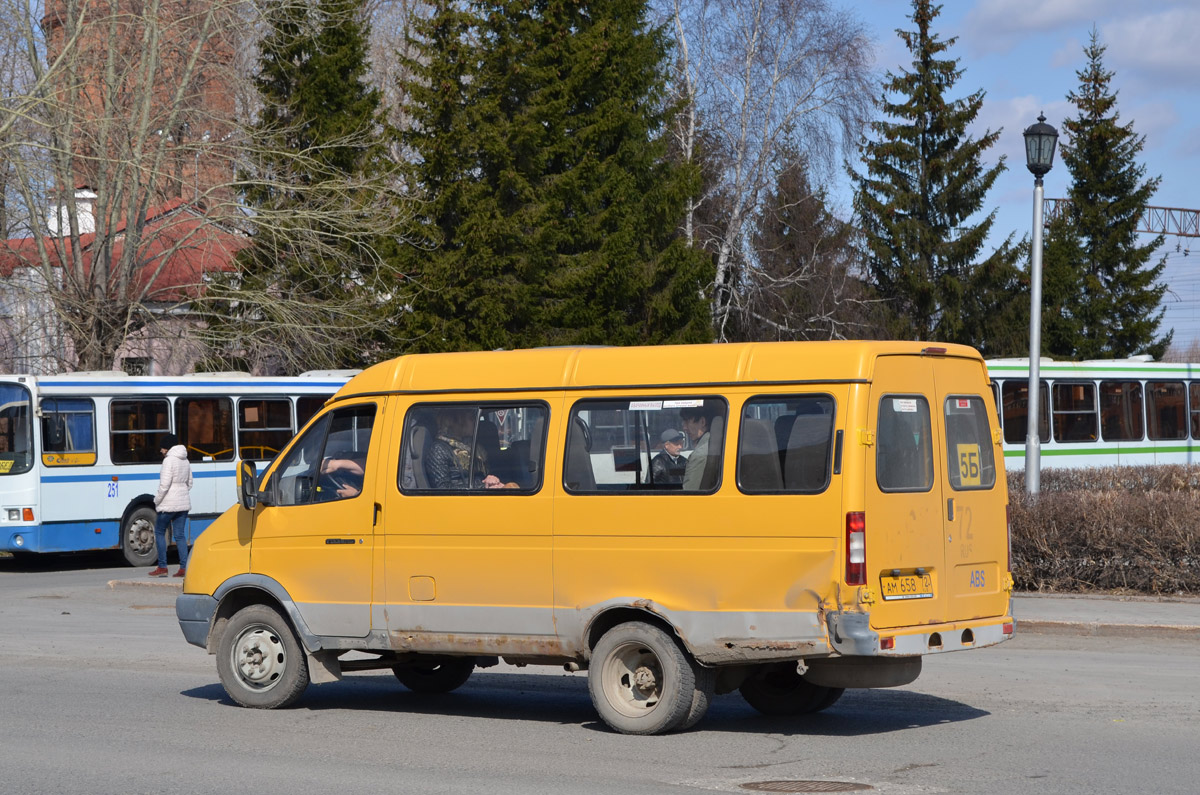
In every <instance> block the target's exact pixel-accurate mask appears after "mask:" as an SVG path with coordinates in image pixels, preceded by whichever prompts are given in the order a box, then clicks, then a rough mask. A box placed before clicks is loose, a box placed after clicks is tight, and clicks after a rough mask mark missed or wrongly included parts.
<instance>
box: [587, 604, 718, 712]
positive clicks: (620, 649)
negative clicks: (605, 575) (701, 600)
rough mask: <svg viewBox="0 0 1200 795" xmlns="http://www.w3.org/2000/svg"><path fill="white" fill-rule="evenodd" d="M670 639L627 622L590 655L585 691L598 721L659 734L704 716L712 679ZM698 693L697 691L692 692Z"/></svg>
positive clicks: (606, 635) (608, 634)
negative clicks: (596, 713)
mask: <svg viewBox="0 0 1200 795" xmlns="http://www.w3.org/2000/svg"><path fill="white" fill-rule="evenodd" d="M710 673H711V672H709V671H707V670H706V669H702V668H700V666H699V665H697V664H696V663H695V662H693V661H692V659H691V658H690V657H689V656H688V653H687V651H685V650H684V648H683V646H682V645H681V644H680V643H679V641H678V640H676V639H675V638H674V637H672V636H671V635H668V634H667V633H666V632H664V631H663V630H661V629H659V628H658V627H656V626H652V625H650V624H644V623H642V622H639V621H631V622H628V623H625V624H618V625H617V626H615V627H613V628H612V629H610V630H609V631H608V632H606V633H604V636H603V637H601V638H600V642H599V643H597V644H596V648H595V649H594V650H593V651H592V662H591V665H590V666H589V667H588V690H589V692H590V693H591V696H592V704H593V705H594V706H595V707H596V712H598V713H599V714H600V718H601V720H603V721H604V722H605V723H607V724H608V725H609V726H610V727H612V728H613V729H615V730H616V731H619V732H621V733H622V734H662V733H664V732H669V731H672V730H674V729H681V728H686V727H687V726H690V725H692V724H694V723H696V722H697V721H699V720H700V718H702V717H703V716H704V712H705V711H706V710H707V709H708V702H709V700H710V699H711V697H712V686H713V684H714V682H715V677H713V676H711V675H710ZM698 690H699V692H698Z"/></svg>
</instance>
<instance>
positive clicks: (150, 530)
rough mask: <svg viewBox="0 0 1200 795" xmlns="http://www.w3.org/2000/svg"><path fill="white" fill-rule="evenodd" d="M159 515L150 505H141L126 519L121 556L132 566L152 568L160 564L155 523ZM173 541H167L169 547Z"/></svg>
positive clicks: (122, 528) (122, 526)
mask: <svg viewBox="0 0 1200 795" xmlns="http://www.w3.org/2000/svg"><path fill="white" fill-rule="evenodd" d="M157 518H158V514H157V513H155V511H154V509H153V508H151V507H150V506H149V505H141V506H139V507H137V508H135V509H133V510H132V511H130V513H129V515H128V516H126V517H125V523H124V524H122V525H121V554H122V555H124V556H125V560H126V562H127V563H129V565H130V566H152V565H154V564H155V563H157V562H158V547H157V545H156V544H155V543H154V521H155V520H156V519H157ZM170 544H171V541H170V539H167V546H168V547H170Z"/></svg>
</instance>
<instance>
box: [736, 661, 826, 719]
mask: <svg viewBox="0 0 1200 795" xmlns="http://www.w3.org/2000/svg"><path fill="white" fill-rule="evenodd" d="M739 691H740V692H741V694H742V698H744V699H746V703H747V704H749V705H750V706H752V707H754V708H755V709H756V710H758V711H759V712H761V713H762V714H764V715H772V716H790V715H807V714H810V713H813V712H820V711H821V710H823V709H828V708H829V707H832V706H833V705H834V703H835V702H836V701H837V700H838V699H839V698H841V697H842V693H844V692H845V689H844V688H841V687H823V686H821V685H814V684H813V683H812V682H809V681H808V680H807V679H805V678H804V677H803V676H801V675H800V674H798V673H796V664H795V663H794V662H786V663H773V664H771V665H761V666H759V667H758V668H757V669H755V670H754V672H753V673H751V674H750V676H748V677H747V678H746V681H745V682H743V683H742V686H741V687H740V688H739Z"/></svg>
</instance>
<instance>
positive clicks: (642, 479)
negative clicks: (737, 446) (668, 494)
mask: <svg viewBox="0 0 1200 795" xmlns="http://www.w3.org/2000/svg"><path fill="white" fill-rule="evenodd" d="M728 414H729V410H728V406H727V404H726V403H725V401H724V400H722V399H721V398H713V397H707V398H706V397H667V398H664V397H646V398H643V397H638V398H622V399H616V400H613V399H606V400H581V401H579V402H578V403H576V404H575V405H574V406H573V407H572V409H571V416H570V418H569V419H568V421H567V422H568V431H567V446H566V460H565V462H564V464H563V484H564V485H565V486H566V489H567V491H569V492H572V493H596V492H604V493H608V492H620V491H680V490H683V491H697V492H704V493H711V492H714V491H716V490H717V487H718V486H719V485H720V482H721V459H722V451H723V450H724V448H725V445H724V439H725V428H726V422H727V418H728ZM673 431H681V432H682V433H683V434H684V435H685V436H686V438H687V450H685V451H684V453H683V454H684V455H685V456H686V457H687V461H686V462H685V463H684V471H683V474H682V478H679V479H677V478H674V477H672V478H670V479H669V482H665V483H664V482H659V481H658V480H657V479H656V478H655V474H654V473H655V469H654V467H653V466H652V462H653V458H654V456H656V455H657V454H658V453H659V452H660V451H661V450H662V449H664V445H665V442H664V441H663V436H664V434H667V433H668V432H673ZM660 471H661V470H660Z"/></svg>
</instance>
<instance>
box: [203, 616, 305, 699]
mask: <svg viewBox="0 0 1200 795" xmlns="http://www.w3.org/2000/svg"><path fill="white" fill-rule="evenodd" d="M217 673H218V674H219V675H220V677H221V684H222V686H224V688H225V692H226V693H228V694H229V697H230V698H232V699H233V700H234V701H236V702H237V703H239V704H241V705H242V706H243V707H253V708H255V709H276V708H278V707H286V706H288V705H289V704H292V703H293V702H295V701H296V699H298V698H300V695H301V694H302V693H303V692H304V689H305V688H306V687H308V658H307V657H306V656H305V654H304V649H303V648H301V646H300V641H299V640H297V639H296V633H295V632H293V631H292V627H291V625H290V624H288V622H287V619H285V618H284V617H283V616H281V615H280V614H279V612H278V611H276V610H274V609H273V608H270V607H268V606H266V605H250V606H249V607H244V608H242V609H241V610H239V611H238V612H237V613H235V614H234V616H233V618H231V619H229V623H228V624H226V625H225V632H224V634H222V635H221V642H220V643H219V644H218V645H217Z"/></svg>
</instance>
